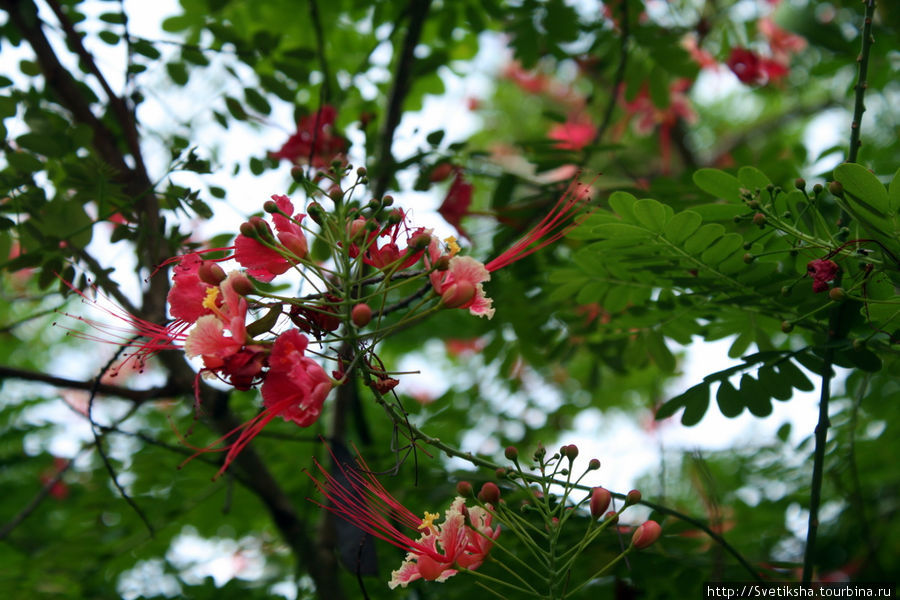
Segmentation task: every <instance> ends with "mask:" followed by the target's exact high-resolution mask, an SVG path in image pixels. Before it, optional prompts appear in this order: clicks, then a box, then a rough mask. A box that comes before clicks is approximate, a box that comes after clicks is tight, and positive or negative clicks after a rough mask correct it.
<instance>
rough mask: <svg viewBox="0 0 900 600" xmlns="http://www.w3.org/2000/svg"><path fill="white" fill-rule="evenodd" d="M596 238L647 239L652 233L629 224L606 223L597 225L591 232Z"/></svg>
mask: <svg viewBox="0 0 900 600" xmlns="http://www.w3.org/2000/svg"><path fill="white" fill-rule="evenodd" d="M591 233H593V234H594V236H595V237H600V238H605V239H622V238H629V239H630V238H635V239H636V238H646V237H649V236H650V233H649V232H648V231H647V230H646V229H644V228H643V227H638V226H637V225H628V224H627V223H604V224H603V225H597V226H596V227H594V228H593V229H592V230H591Z"/></svg>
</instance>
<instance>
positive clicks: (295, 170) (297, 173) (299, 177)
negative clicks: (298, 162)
mask: <svg viewBox="0 0 900 600" xmlns="http://www.w3.org/2000/svg"><path fill="white" fill-rule="evenodd" d="M291 178H293V180H294V181H296V182H297V183H300V182H301V181H303V180H304V179H306V173H304V172H303V169H302V168H300V167H292V168H291Z"/></svg>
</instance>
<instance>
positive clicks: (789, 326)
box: [781, 321, 794, 333]
mask: <svg viewBox="0 0 900 600" xmlns="http://www.w3.org/2000/svg"><path fill="white" fill-rule="evenodd" d="M793 330H794V324H793V323H791V322H790V321H782V322H781V331H782V332H784V333H790V332H792V331H793Z"/></svg>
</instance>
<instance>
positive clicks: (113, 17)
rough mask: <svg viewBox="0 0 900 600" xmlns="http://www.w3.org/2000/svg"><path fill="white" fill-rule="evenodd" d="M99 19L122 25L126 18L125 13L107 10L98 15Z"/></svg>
mask: <svg viewBox="0 0 900 600" xmlns="http://www.w3.org/2000/svg"><path fill="white" fill-rule="evenodd" d="M100 20H101V21H104V22H106V23H112V24H113V25H124V24H125V22H126V21H127V19H126V18H125V15H124V14H122V13H120V12H115V13H114V12H108V13H103V14H102V15H100Z"/></svg>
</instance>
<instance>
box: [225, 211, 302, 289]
mask: <svg viewBox="0 0 900 600" xmlns="http://www.w3.org/2000/svg"><path fill="white" fill-rule="evenodd" d="M272 200H274V201H275V204H276V205H277V206H278V208H279V210H280V211H281V212H282V213H284V214H279V213H274V214H273V215H272V222H273V223H275V231H276V232H277V241H276V236H273V235H272V230H271V228H270V227H269V225H268V223H266V222H265V221H263V220H261V219H258V217H254V219H251V221H250V222H249V224H250V225H251V227H252V228H253V229H255V230H256V232H257V233H258V234H259V233H260V229H262V232H261V235H260V237H261V238H267V244H268V245H266V244H263V243H262V242H261V241H260V240H259V239H257V238H254V237H248V236H246V235H244V234H243V233H241V234H240V235H238V236H237V238H236V239H235V240H234V258H235V260H237V261H238V262H239V263H240V264H241V266H242V267H244V268H246V269H247V273H248V274H249V275H250V276H251V277H255V278H256V279H259V280H260V281H272V279H273V278H274V277H275V276H276V275H281V274H282V273H284V272H285V271H287V270H288V269H290V268H291V267H292V266H294V265H296V264H297V262H298V261H299V260H301V259H303V258H305V257H306V254H307V252H308V245H307V243H306V236H305V235H304V234H303V228H302V227H300V222H301V221H302V220H303V217H305V216H306V215H303V214H300V213H297V214H295V215H293V217H292V218H288V217H286V216H284V215H292V214H293V212H294V205H293V204H292V203H291V201H290V200H289V199H288V197H287V196H280V195H277V194H276V195H273V196H272ZM270 246H275V247H277V248H278V249H276V248H275V247H270Z"/></svg>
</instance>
